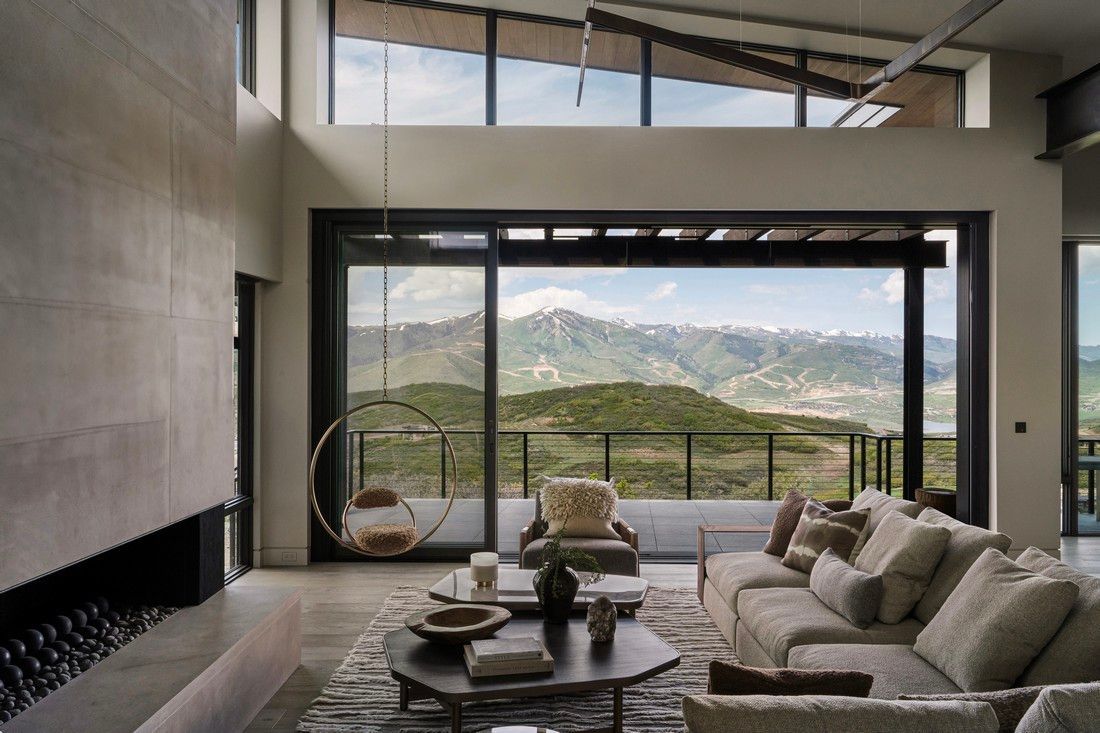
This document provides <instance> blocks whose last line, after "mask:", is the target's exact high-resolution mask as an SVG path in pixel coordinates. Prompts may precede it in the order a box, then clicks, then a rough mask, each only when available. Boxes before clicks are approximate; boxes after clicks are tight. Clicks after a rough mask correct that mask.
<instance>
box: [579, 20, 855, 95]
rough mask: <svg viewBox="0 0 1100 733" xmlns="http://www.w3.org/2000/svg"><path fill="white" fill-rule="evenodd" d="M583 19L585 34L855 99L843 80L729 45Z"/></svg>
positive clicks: (638, 23) (626, 23) (632, 22)
mask: <svg viewBox="0 0 1100 733" xmlns="http://www.w3.org/2000/svg"><path fill="white" fill-rule="evenodd" d="M584 20H585V30H586V31H589V29H590V28H591V27H592V26H593V25H598V26H600V27H601V28H607V29H608V30H613V31H617V32H619V33H627V34H629V35H632V36H637V37H638V38H645V39H647V40H649V41H652V42H653V43H660V44H663V45H665V46H671V47H672V48H678V49H680V50H681V51H687V52H688V53H693V54H696V55H697V56H703V57H704V58H708V59H713V60H714V61H720V62H722V63H725V64H730V65H732V66H737V67H739V68H742V69H748V70H749V71H754V72H756V73H758V74H763V75H764V76H770V77H772V78H774V79H780V80H782V81H786V82H790V83H791V84H800V85H802V86H804V87H807V88H809V89H813V90H815V91H818V92H820V93H822V94H824V95H826V96H829V97H835V98H837V99H855V98H856V97H857V94H856V87H857V86H858V85H855V84H852V83H850V82H847V81H844V80H843V79H837V78H835V77H832V76H826V75H825V74H818V73H817V72H814V71H809V70H807V69H799V68H798V67H795V66H792V65H790V64H785V63H783V62H782V61H776V60H774V59H770V58H766V57H764V56H759V55H757V54H754V53H749V52H747V51H741V50H740V49H737V48H734V47H733V46H726V45H722V44H719V43H714V42H713V41H706V40H703V39H701V38H696V37H695V36H689V35H686V34H684V33H677V32H676V31H670V30H668V29H667V28H661V27H660V26H656V25H650V24H649V23H643V22H641V21H639V20H634V19H633V18H626V17H624V16H621V15H616V14H614V13H609V12H607V11H605V10H600V9H598V8H595V7H592V6H591V5H590V6H589V8H588V12H587V13H586V14H585V18H584ZM582 48H583V47H582ZM582 53H583V51H582ZM581 78H582V80H583V78H584V66H583V59H582V66H581ZM579 98H580V94H579V90H578V99H579Z"/></svg>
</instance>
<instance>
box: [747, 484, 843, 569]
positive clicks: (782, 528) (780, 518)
mask: <svg viewBox="0 0 1100 733" xmlns="http://www.w3.org/2000/svg"><path fill="white" fill-rule="evenodd" d="M809 498H810V497H808V496H806V495H805V494H803V493H802V492H801V491H798V490H797V489H790V490H789V491H788V492H787V495H786V496H784V497H783V503H782V504H780V505H779V509H778V510H776V512H775V521H773V522H772V531H771V536H769V537H768V542H767V544H766V545H764V552H766V553H768V554H769V555H775V556H776V557H783V555H785V554H786V552H787V547H788V545H790V544H791V535H793V534H794V530H795V528H796V527H798V518H799V517H801V516H802V510H803V509H804V508H805V506H806V500H807V499H809ZM821 503H822V504H824V505H825V506H826V507H828V508H829V509H832V510H833V511H834V512H838V511H842V510H845V509H851V508H852V502H850V501H848V500H847V499H832V500H829V501H823V502H821Z"/></svg>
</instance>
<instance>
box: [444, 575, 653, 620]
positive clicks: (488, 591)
mask: <svg viewBox="0 0 1100 733" xmlns="http://www.w3.org/2000/svg"><path fill="white" fill-rule="evenodd" d="M584 575H585V574H584V573H581V577H582V578H583V577H584ZM534 578H535V571H534V570H517V569H515V568H501V569H500V577H499V578H498V579H497V584H496V586H495V587H493V588H478V587H476V586H475V585H474V582H473V581H472V580H470V569H469V568H459V569H458V570H455V571H453V572H450V573H447V575H446V576H444V577H443V579H442V580H440V581H439V582H438V583H436V584H435V585H433V586H432V587H431V588H430V589H429V590H428V595H429V596H430V597H431V598H432V599H434V600H437V601H443V602H444V603H487V604H489V605H492V606H501V607H503V608H507V609H508V610H509V611H536V610H538V607H539V599H538V598H537V597H536V596H535V588H534V586H533V585H532V581H533V580H534ZM647 590H649V582H648V581H646V580H645V579H644V578H635V577H633V576H630V575H605V576H604V579H603V580H601V581H600V582H598V583H592V584H591V585H582V586H581V588H580V590H579V591H577V599H576V600H575V601H574V602H573V609H574V610H578V611H579V610H584V609H586V608H588V604H590V603H592V601H594V600H596V598H598V597H599V596H607V598H608V600H610V601H611V602H612V603H614V604H615V607H616V608H618V609H619V610H620V611H635V610H637V609H638V608H640V607H641V605H642V604H643V603H644V602H645V594H646V591H647Z"/></svg>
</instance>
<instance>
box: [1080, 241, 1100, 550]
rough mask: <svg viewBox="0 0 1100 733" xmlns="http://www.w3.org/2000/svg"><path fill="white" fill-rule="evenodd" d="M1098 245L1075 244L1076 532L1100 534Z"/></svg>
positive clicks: (1099, 307)
mask: <svg viewBox="0 0 1100 733" xmlns="http://www.w3.org/2000/svg"><path fill="white" fill-rule="evenodd" d="M1098 284H1100V245H1094V244H1093V245H1089V244H1084V243H1082V244H1079V245H1077V283H1076V290H1077V303H1076V307H1077V314H1076V315H1077V318H1076V321H1077V329H1076V338H1077V344H1076V346H1077V349H1076V351H1077V354H1076V357H1077V390H1076V392H1077V415H1076V416H1077V431H1076V433H1077V440H1076V453H1077V468H1078V469H1079V470H1078V472H1077V474H1076V479H1077V480H1076V484H1077V486H1076V496H1075V498H1076V502H1075V504H1076V511H1077V532H1078V534H1083V535H1089V534H1092V535H1095V534H1100V518H1098V517H1097V496H1096V494H1097V488H1096V487H1097V471H1098V470H1100V447H1098V446H1100V288H1098V287H1097V285H1098Z"/></svg>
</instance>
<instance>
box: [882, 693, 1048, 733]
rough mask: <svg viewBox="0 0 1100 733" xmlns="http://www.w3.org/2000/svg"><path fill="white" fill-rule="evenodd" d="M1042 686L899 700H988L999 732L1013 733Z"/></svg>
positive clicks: (916, 696)
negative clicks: (998, 726) (995, 717)
mask: <svg viewBox="0 0 1100 733" xmlns="http://www.w3.org/2000/svg"><path fill="white" fill-rule="evenodd" d="M1042 691H1043V688H1042V687H1011V688H1009V689H1007V690H994V691H993V692H958V693H955V694H954V695H898V699H899V700H965V701H967V702H987V703H989V704H990V705H992V706H993V712H994V714H995V715H996V716H997V723H998V724H999V725H1000V728H999V729H998V733H1013V731H1015V730H1016V726H1017V725H1019V723H1020V719H1021V718H1023V717H1024V714H1025V713H1026V712H1027V710H1028V708H1030V707H1031V706H1032V704H1033V703H1034V702H1035V699H1036V698H1038V697H1039V693H1040V692H1042Z"/></svg>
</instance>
